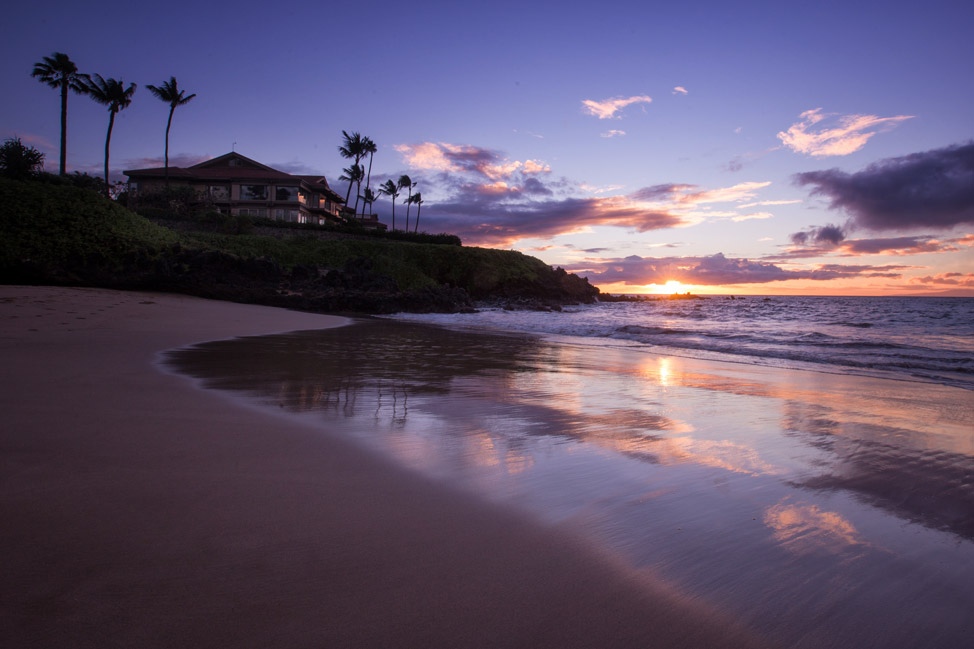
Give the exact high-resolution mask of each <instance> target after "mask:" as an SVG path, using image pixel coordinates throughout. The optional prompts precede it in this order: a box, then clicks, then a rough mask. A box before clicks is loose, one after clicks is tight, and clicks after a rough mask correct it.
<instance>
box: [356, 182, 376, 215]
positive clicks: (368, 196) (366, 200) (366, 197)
mask: <svg viewBox="0 0 974 649" xmlns="http://www.w3.org/2000/svg"><path fill="white" fill-rule="evenodd" d="M359 198H361V199H362V214H365V213H366V211H365V210H366V209H368V208H371V206H372V204H373V203H374V202H375V201H376V199H378V198H379V197H378V196H377V195H376V193H375V192H373V191H372V190H371V189H369V188H368V187H366V188H365V191H363V192H362V194H361V195H360V196H359ZM368 213H369V214H371V213H372V210H371V209H369V212H368Z"/></svg>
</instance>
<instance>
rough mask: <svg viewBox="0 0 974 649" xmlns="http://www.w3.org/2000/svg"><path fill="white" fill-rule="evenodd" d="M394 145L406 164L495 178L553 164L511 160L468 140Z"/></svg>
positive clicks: (537, 170)
mask: <svg viewBox="0 0 974 649" xmlns="http://www.w3.org/2000/svg"><path fill="white" fill-rule="evenodd" d="M394 148H395V149H396V151H398V152H399V153H401V154H402V156H403V158H404V160H405V162H406V164H408V165H409V166H410V167H412V168H414V169H420V170H426V171H448V172H472V173H475V174H479V175H481V176H484V177H485V178H487V179H489V180H492V181H497V180H501V179H504V178H509V177H511V176H512V175H514V174H515V172H521V173H526V174H540V173H548V172H549V171H551V167H549V166H548V165H547V164H545V163H544V162H539V161H537V160H525V161H523V162H521V161H519V160H513V161H512V160H508V159H506V158H503V157H502V156H501V155H500V154H499V153H497V152H496V151H492V150H490V149H485V148H481V147H475V146H471V145H469V144H449V143H446V142H422V143H420V144H397V145H396V146H395V147H394Z"/></svg>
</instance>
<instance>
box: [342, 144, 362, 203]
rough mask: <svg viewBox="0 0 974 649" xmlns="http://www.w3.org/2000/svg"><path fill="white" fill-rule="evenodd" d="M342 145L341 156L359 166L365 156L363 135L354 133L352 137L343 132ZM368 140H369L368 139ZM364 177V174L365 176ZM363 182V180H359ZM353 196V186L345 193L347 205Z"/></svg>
mask: <svg viewBox="0 0 974 649" xmlns="http://www.w3.org/2000/svg"><path fill="white" fill-rule="evenodd" d="M342 137H343V139H342V143H341V145H340V146H339V147H338V153H339V154H341V156H342V157H343V158H345V159H346V160H354V161H355V162H354V163H353V164H354V166H356V167H357V166H358V163H359V160H361V159H362V157H363V156H365V147H364V144H363V142H362V134H361V133H356V132H353V133H352V134H351V135H349V134H348V132H347V131H342ZM366 139H368V138H366ZM363 175H364V174H363ZM359 182H361V179H359ZM351 195H352V186H351V185H349V186H348V192H346V193H345V205H348V199H349V197H350V196H351Z"/></svg>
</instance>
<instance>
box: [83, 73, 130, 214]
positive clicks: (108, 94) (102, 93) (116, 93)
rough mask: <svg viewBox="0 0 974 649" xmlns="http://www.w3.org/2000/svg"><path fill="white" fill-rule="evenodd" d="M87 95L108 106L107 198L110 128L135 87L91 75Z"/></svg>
mask: <svg viewBox="0 0 974 649" xmlns="http://www.w3.org/2000/svg"><path fill="white" fill-rule="evenodd" d="M87 85H88V94H89V95H91V98H92V99H94V100H95V101H97V102H98V103H99V104H104V105H106V106H108V113H109V117H108V135H107V136H106V137H105V195H106V196H108V194H109V191H108V188H109V185H108V151H109V147H110V145H111V142H112V128H113V127H114V126H115V114H116V113H118V112H119V111H121V110H124V109H125V108H127V107H128V105H129V104H131V103H132V95H134V94H135V88H136V85H135V84H134V83H130V84H129V87H128V88H126V87H125V82H124V81H122V80H121V79H102V78H101V75H100V74H93V75H91V78H90V79H89V81H88V84H87Z"/></svg>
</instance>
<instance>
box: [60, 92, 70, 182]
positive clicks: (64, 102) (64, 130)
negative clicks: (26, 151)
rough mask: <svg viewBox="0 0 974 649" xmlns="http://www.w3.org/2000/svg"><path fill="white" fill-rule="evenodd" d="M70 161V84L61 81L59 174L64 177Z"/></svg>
mask: <svg viewBox="0 0 974 649" xmlns="http://www.w3.org/2000/svg"><path fill="white" fill-rule="evenodd" d="M67 160H68V82H67V80H66V79H65V80H62V81H61V165H60V169H59V170H58V173H59V174H61V175H62V176H63V175H64V172H65V166H66V163H67Z"/></svg>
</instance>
